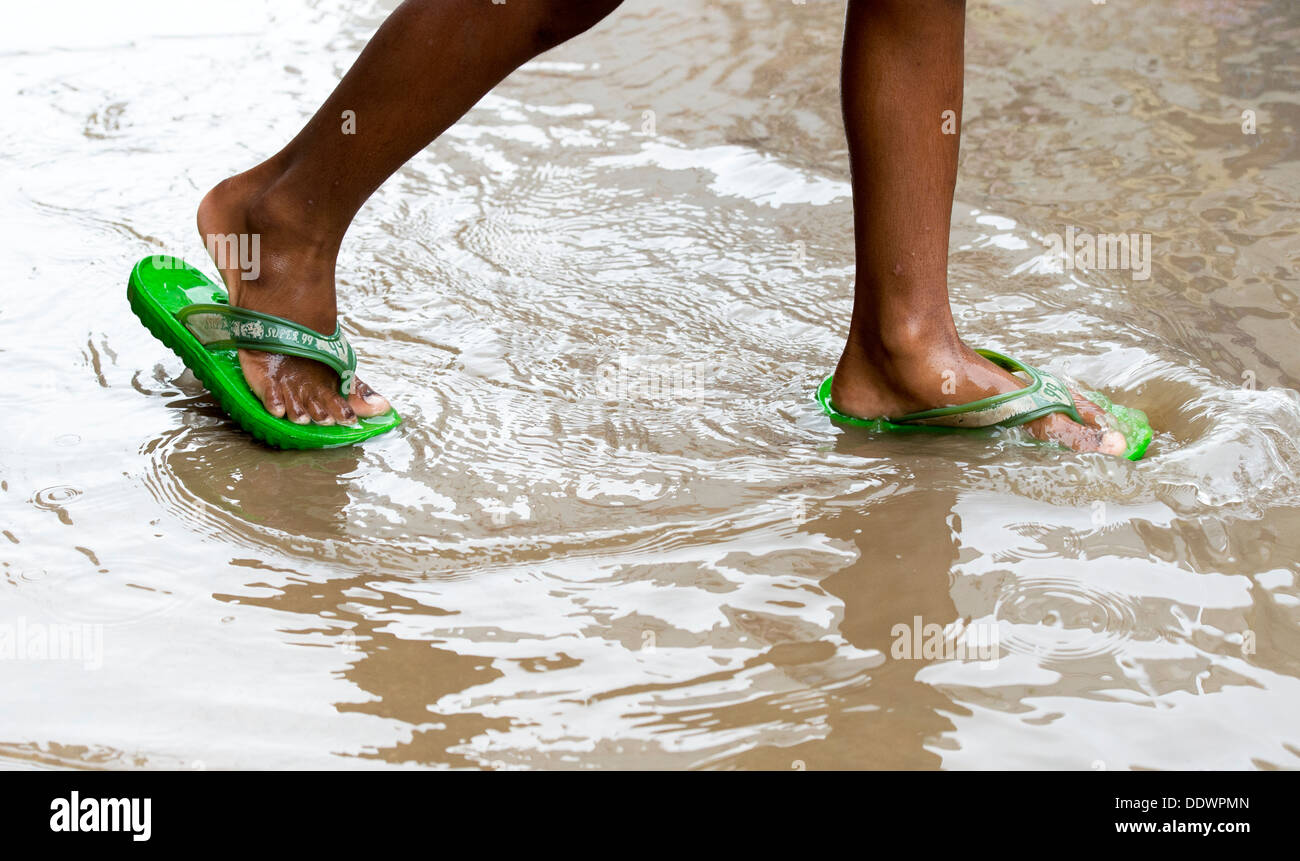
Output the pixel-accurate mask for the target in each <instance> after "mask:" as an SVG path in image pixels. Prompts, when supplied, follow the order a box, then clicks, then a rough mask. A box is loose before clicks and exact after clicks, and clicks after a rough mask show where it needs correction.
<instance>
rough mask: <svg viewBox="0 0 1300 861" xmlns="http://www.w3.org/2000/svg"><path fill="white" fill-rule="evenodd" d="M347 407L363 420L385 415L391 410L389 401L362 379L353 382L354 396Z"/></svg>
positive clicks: (349, 399) (351, 396)
mask: <svg viewBox="0 0 1300 861" xmlns="http://www.w3.org/2000/svg"><path fill="white" fill-rule="evenodd" d="M347 405H348V406H349V407H350V408H351V409H352V410H353V412H355V413H356V415H358V416H361V417H362V418H369V417H370V416H378V415H383V414H384V413H386V412H388V410H389V409H390V407H389V404H388V400H387V399H386V398H385V397H384V396H383V395H381V394H379V393H378V392H376V391H375V390H374V389H372V388H370V386H368V385H366V384H365V383H364V382H363V381H362V380H360V379H354V380H353V381H352V394H351V395H350V396H349V397H348V403H347Z"/></svg>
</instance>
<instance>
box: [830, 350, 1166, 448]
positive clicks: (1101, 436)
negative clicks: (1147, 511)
mask: <svg viewBox="0 0 1300 861" xmlns="http://www.w3.org/2000/svg"><path fill="white" fill-rule="evenodd" d="M865 352H866V351H860V350H856V349H854V347H853V346H852V345H851V346H850V347H849V348H848V349H846V350H845V353H844V356H843V357H842V358H841V360H840V363H839V366H838V367H837V368H836V370H835V374H834V375H833V376H832V377H828V378H827V379H826V381H825V382H824V383H823V384H822V386H821V388H820V390H819V391H818V400H819V401H820V402H821V403H822V406H823V408H824V409H825V410H826V412H827V413H828V414H830V415H831V416H832V417H834V418H836V419H839V420H842V421H845V422H847V423H850V424H858V425H864V426H870V427H873V428H875V429H878V430H905V429H930V430H939V429H947V430H952V429H980V428H993V427H1014V426H1018V425H1023V426H1024V427H1025V428H1026V429H1027V430H1028V431H1029V433H1031V434H1032V435H1033V436H1034V437H1036V438H1038V439H1041V440H1044V441H1047V442H1054V443H1057V444H1059V445H1062V446H1065V447H1066V448H1069V449H1073V450H1074V451H1080V452H1099V453H1101V454H1108V455H1114V456H1118V457H1127V458H1129V459H1130V460H1137V459H1139V458H1140V457H1141V456H1142V454H1143V453H1144V452H1145V450H1146V447H1147V444H1148V443H1149V442H1150V440H1151V428H1150V425H1148V424H1147V423H1146V417H1145V415H1143V414H1142V413H1141V411H1139V410H1134V409H1129V408H1126V407H1121V406H1117V405H1114V404H1112V403H1111V402H1110V401H1109V400H1108V399H1106V398H1105V397H1104V396H1101V395H1098V394H1095V393H1093V394H1091V395H1090V397H1085V396H1084V395H1082V394H1080V393H1079V392H1077V391H1074V390H1073V389H1071V388H1070V387H1069V386H1067V385H1066V383H1065V382H1064V381H1062V380H1061V379H1060V378H1059V377H1056V376H1055V375H1053V374H1050V373H1047V372H1045V371H1040V370H1039V369H1037V368H1034V367H1032V366H1030V365H1026V364H1024V363H1022V362H1018V361H1016V360H1015V359H1011V358H1008V357H1006V356H1002V355H1000V354H998V353H994V352H992V351H990V350H978V351H977V350H972V349H970V348H969V347H967V346H966V345H965V344H962V343H960V342H957V344H956V345H955V346H953V347H951V348H942V349H934V348H930V349H926V350H923V351H920V352H917V353H915V354H913V355H910V356H908V355H903V354H902V351H895V352H893V353H890V352H889V351H873V352H876V353H877V355H874V356H872V357H871V358H870V359H868V358H867V356H866V355H864V353H865ZM1017 372H1018V373H1022V374H1024V375H1025V376H1024V377H1020V376H1017V375H1016V373H1017ZM1090 398H1091V399H1090Z"/></svg>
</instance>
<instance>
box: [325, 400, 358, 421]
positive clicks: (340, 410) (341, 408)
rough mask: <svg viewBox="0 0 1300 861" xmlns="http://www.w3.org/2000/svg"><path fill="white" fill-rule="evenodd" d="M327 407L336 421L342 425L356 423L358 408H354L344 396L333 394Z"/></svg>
mask: <svg viewBox="0 0 1300 861" xmlns="http://www.w3.org/2000/svg"><path fill="white" fill-rule="evenodd" d="M326 407H327V408H328V409H329V413H330V416H331V417H333V419H334V421H335V422H336V423H338V424H341V425H354V424H356V423H357V413H356V410H354V409H352V407H351V406H349V405H348V402H347V400H346V399H344V398H343V397H342V396H340V395H338V394H331V395H330V398H329V402H328V403H327V404H326Z"/></svg>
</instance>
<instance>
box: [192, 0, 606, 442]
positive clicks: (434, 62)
mask: <svg viewBox="0 0 1300 861" xmlns="http://www.w3.org/2000/svg"><path fill="white" fill-rule="evenodd" d="M619 2H620V0H520V2H515V0H511V1H510V2H507V3H492V2H488V0H406V2H405V3H403V4H402V5H401V6H399V7H398V8H397V9H396V10H395V11H394V12H393V14H392V15H390V16H389V18H388V19H387V20H386V21H385V22H384V24H383V26H381V27H380V28H379V31H378V32H377V33H375V36H374V38H373V39H371V41H370V43H369V44H368V45H367V46H366V48H365V50H364V51H362V53H361V56H360V57H359V58H358V59H357V61H356V63H355V64H354V65H353V66H352V68H351V69H350V70H349V71H348V73H347V75H346V76H344V78H343V80H342V81H341V82H340V83H339V85H338V88H337V89H335V90H334V92H333V93H332V94H331V95H330V97H329V98H328V99H327V100H326V101H325V104H324V105H322V106H321V108H320V109H319V110H318V111H317V112H316V115H315V116H313V117H312V118H311V120H310V121H309V122H308V123H307V125H306V126H305V127H304V128H303V130H302V131H301V132H299V133H298V136H297V137H295V138H294V139H293V140H292V141H290V142H289V144H288V145H287V146H286V147H285V148H284V149H282V150H280V152H278V153H276V154H275V155H274V156H272V157H271V158H269V159H267V160H266V161H265V162H263V163H262V164H259V165H257V166H256V167H254V168H252V169H251V170H248V171H246V172H244V173H241V174H238V175H236V176H233V177H230V178H229V179H227V180H225V181H223V182H221V183H220V184H218V185H217V186H216V187H215V188H213V189H212V190H211V191H210V192H208V194H207V196H206V197H204V199H203V201H202V203H201V204H200V205H199V211H198V227H199V233H200V234H202V235H203V236H204V237H205V241H207V240H206V238H207V237H210V236H214V235H229V234H238V235H252V234H257V235H258V236H259V244H260V252H261V253H260V271H259V272H258V273H257V277H256V278H255V279H252V280H243V279H242V278H241V270H240V269H239V268H235V267H236V266H237V261H228V262H229V263H230V264H231V266H230V267H229V268H223V269H222V273H221V274H222V277H223V278H224V279H225V282H226V286H227V288H228V289H229V291H230V296H231V301H232V303H234V304H236V305H240V306H243V307H246V308H252V309H254V310H257V311H263V312H266V313H269V314H275V315H277V316H281V317H286V318H288V319H291V320H294V321H296V322H298V323H302V324H304V325H307V326H309V327H311V328H312V329H315V330H316V331H318V332H322V333H325V334H329V333H331V332H333V331H334V326H335V315H336V313H337V307H336V304H335V295H334V265H335V259H336V258H337V255H338V251H339V246H340V244H341V243H342V241H343V236H344V234H345V233H346V232H347V229H348V226H349V225H350V224H351V223H352V219H353V217H354V216H355V215H356V214H357V211H358V210H359V209H360V208H361V206H362V204H364V203H365V201H366V199H367V198H369V197H370V195H371V194H373V193H374V191H375V190H376V189H377V188H379V186H380V185H381V184H382V183H383V182H384V180H386V179H387V178H388V177H389V176H391V175H392V174H393V172H395V171H396V170H397V169H398V168H399V167H401V166H402V165H403V164H404V163H405V162H406V161H407V160H408V159H410V158H411V156H413V155H415V154H416V153H417V152H419V151H420V150H421V149H423V148H424V147H425V146H427V145H428V144H429V142H430V141H432V140H433V139H434V138H436V137H437V136H438V135H439V134H441V133H442V132H443V131H444V130H445V129H446V128H447V127H448V126H450V125H451V124H452V123H454V122H455V121H456V120H457V119H459V118H460V116H461V115H462V114H464V113H465V112H466V111H468V110H469V109H470V108H471V107H472V106H473V105H474V103H475V102H477V101H478V100H479V99H480V98H482V96H483V95H484V94H485V93H487V92H488V90H490V89H491V88H492V87H493V86H495V85H496V84H497V83H498V82H500V81H501V80H502V79H503V78H504V77H506V76H507V75H508V74H510V73H511V72H512V71H514V70H515V69H516V68H518V67H519V66H520V65H522V64H523V63H525V62H527V61H528V60H530V59H532V58H533V57H535V56H537V55H538V54H540V53H542V52H543V51H546V50H547V49H549V48H552V47H554V46H556V45H558V44H560V43H561V42H564V41H566V40H567V39H569V38H572V37H573V36H576V35H578V34H579V33H581V32H583V31H584V30H586V29H588V28H589V27H591V26H592V25H594V24H595V23H596V22H598V21H600V19H602V18H604V17H605V16H606V15H608V14H609V13H610V12H611V11H613V10H614V8H615V7H617V6H618V5H619ZM345 111H351V112H353V113H352V114H351V115H350V116H352V117H354V118H355V133H354V134H345V133H344V132H345V127H344V123H345V120H344V112H345ZM218 262H219V263H220V262H221V261H218ZM239 358H240V365H241V367H242V368H243V371H244V376H245V378H246V379H247V380H248V383H249V386H250V387H251V388H252V389H253V391H254V392H255V393H256V394H257V396H258V397H259V398H260V399H261V400H262V403H263V404H265V406H266V408H267V410H268V411H270V412H271V413H272V414H273V415H276V416H288V417H289V418H290V419H292V420H293V421H295V422H299V423H302V424H306V423H309V422H317V423H319V424H334V423H336V422H341V423H350V422H353V421H355V420H356V417H357V416H358V415H362V416H368V415H377V414H379V413H382V412H385V411H386V410H387V409H388V402H387V401H386V400H385V399H384V398H382V397H380V396H379V395H378V394H376V393H374V392H373V391H371V390H370V388H369V387H368V386H366V385H365V384H364V383H360V382H358V383H357V384H356V385H355V386H354V389H353V393H352V396H351V397H349V398H344V397H342V396H340V395H339V394H338V391H337V378H336V377H335V375H334V373H333V372H332V371H331V370H329V369H328V368H326V367H325V366H323V365H320V364H318V363H316V362H312V361H310V360H307V359H299V358H294V357H287V356H280V355H274V354H271V353H262V352H258V351H251V350H241V351H240V357H239Z"/></svg>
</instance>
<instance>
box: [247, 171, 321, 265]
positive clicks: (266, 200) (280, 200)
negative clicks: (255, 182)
mask: <svg viewBox="0 0 1300 861" xmlns="http://www.w3.org/2000/svg"><path fill="white" fill-rule="evenodd" d="M245 215H246V218H247V221H248V229H249V231H250V232H252V233H258V234H261V235H263V236H264V237H267V238H269V239H271V240H273V241H274V243H275V247H276V248H278V249H280V250H281V252H282V253H292V254H293V255H294V256H298V257H301V258H306V259H312V258H315V259H324V260H331V261H332V260H333V259H334V257H335V256H336V254H337V252H338V247H339V243H340V240H341V238H342V237H341V236H340V235H338V232H337V231H336V230H334V229H332V228H331V227H330V226H329V225H328V224H326V223H324V220H323V219H321V218H319V217H314V216H318V215H319V209H318V208H317V207H316V206H315V205H314V201H312V200H310V199H308V200H302V199H300V198H299V197H298V196H297V195H295V194H294V193H293V192H292V191H291V190H289V189H286V188H285V187H284V186H283V184H282V183H280V182H278V181H277V182H272V183H270V184H269V185H266V186H264V187H261V188H259V189H257V190H256V191H254V192H253V193H252V194H250V195H249V196H248V197H247V198H246V201H245Z"/></svg>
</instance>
